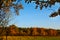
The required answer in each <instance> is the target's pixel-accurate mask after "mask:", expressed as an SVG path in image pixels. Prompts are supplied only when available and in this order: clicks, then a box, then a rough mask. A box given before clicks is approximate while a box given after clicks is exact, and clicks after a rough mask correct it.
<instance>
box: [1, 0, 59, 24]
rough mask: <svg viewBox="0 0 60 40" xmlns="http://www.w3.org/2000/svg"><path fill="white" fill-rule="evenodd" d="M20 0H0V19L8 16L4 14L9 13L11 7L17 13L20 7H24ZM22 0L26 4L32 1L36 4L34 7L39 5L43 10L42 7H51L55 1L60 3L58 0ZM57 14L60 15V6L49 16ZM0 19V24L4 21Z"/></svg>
mask: <svg viewBox="0 0 60 40" xmlns="http://www.w3.org/2000/svg"><path fill="white" fill-rule="evenodd" d="M21 1H22V0H1V1H0V19H1V20H5V19H7V17H8V16H7V17H6V15H8V14H7V13H9V12H10V11H11V10H10V8H11V7H12V8H14V10H15V12H16V14H17V15H19V12H18V11H19V10H20V9H23V8H24V7H23V4H21ZM24 1H25V3H27V4H29V3H32V2H34V3H35V4H36V7H35V9H37V8H38V7H39V8H40V10H43V9H42V8H44V7H45V8H47V7H50V8H51V7H52V5H55V3H56V2H58V3H60V0H24ZM2 11H3V12H2ZM1 12H2V13H1ZM58 15H60V8H59V9H58V11H57V12H53V13H51V14H50V16H49V17H56V16H58ZM2 17H3V18H2ZM1 20H0V24H1V23H4V22H3V21H1ZM5 23H6V20H5ZM7 23H8V22H7Z"/></svg>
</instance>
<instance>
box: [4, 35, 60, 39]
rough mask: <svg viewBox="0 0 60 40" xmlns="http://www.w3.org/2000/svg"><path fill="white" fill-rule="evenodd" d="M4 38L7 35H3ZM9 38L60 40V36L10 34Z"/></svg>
mask: <svg viewBox="0 0 60 40" xmlns="http://www.w3.org/2000/svg"><path fill="white" fill-rule="evenodd" d="M3 40H6V36H3ZM7 40H60V36H58V37H52V36H51V37H49V36H44V37H43V36H8V37H7Z"/></svg>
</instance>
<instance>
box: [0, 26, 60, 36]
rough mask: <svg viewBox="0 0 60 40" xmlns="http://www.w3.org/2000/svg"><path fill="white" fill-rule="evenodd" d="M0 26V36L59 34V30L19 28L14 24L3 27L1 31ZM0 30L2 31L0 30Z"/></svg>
mask: <svg viewBox="0 0 60 40" xmlns="http://www.w3.org/2000/svg"><path fill="white" fill-rule="evenodd" d="M2 29H3V28H2V27H0V35H2V36H6V35H7V36H60V30H55V29H45V28H19V27H17V26H15V25H10V26H9V27H5V28H4V29H3V31H2ZM1 31H2V32H1Z"/></svg>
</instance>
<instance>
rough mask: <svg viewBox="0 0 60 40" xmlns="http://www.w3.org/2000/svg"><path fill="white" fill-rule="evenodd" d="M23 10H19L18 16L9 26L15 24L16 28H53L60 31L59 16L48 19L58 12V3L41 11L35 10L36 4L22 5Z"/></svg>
mask: <svg viewBox="0 0 60 40" xmlns="http://www.w3.org/2000/svg"><path fill="white" fill-rule="evenodd" d="M22 4H23V7H24V9H22V10H19V14H20V15H18V16H15V17H14V18H13V19H12V21H11V22H10V25H12V24H15V25H16V26H18V27H24V28H25V27H38V28H53V29H60V16H57V17H54V18H50V17H49V15H50V14H51V13H53V12H55V11H57V10H58V8H59V7H60V5H59V3H56V4H55V5H53V6H52V7H51V8H49V7H48V8H43V9H42V10H40V9H39V8H38V9H35V6H36V4H34V3H30V4H27V3H24V1H22Z"/></svg>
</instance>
